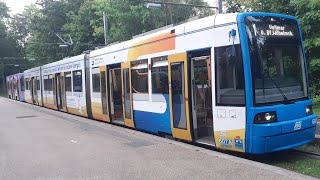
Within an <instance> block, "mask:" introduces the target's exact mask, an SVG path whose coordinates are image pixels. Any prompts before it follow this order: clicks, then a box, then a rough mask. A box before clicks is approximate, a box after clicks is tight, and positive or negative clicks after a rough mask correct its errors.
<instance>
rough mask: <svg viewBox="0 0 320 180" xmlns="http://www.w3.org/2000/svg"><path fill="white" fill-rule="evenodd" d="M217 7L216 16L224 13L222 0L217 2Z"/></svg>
mask: <svg viewBox="0 0 320 180" xmlns="http://www.w3.org/2000/svg"><path fill="white" fill-rule="evenodd" d="M216 6H217V7H218V9H217V10H216V14H221V13H222V0H216Z"/></svg>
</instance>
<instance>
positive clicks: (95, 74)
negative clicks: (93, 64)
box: [92, 68, 100, 92]
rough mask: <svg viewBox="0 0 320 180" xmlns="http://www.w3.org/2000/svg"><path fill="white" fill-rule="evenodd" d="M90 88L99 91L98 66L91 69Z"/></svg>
mask: <svg viewBox="0 0 320 180" xmlns="http://www.w3.org/2000/svg"><path fill="white" fill-rule="evenodd" d="M92 90H93V92H100V72H99V68H95V69H92Z"/></svg>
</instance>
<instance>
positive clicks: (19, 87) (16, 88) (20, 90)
mask: <svg viewBox="0 0 320 180" xmlns="http://www.w3.org/2000/svg"><path fill="white" fill-rule="evenodd" d="M6 83H7V92H8V98H9V99H14V100H17V101H21V102H24V101H25V100H24V77H23V73H18V74H14V75H11V76H7V77H6Z"/></svg>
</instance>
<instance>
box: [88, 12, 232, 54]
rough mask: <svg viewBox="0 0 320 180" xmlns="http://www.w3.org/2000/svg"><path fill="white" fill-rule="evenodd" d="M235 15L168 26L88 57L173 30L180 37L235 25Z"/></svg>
mask: <svg viewBox="0 0 320 180" xmlns="http://www.w3.org/2000/svg"><path fill="white" fill-rule="evenodd" d="M237 15H238V13H229V14H217V15H213V16H208V17H205V18H201V19H197V20H194V21H190V22H186V23H183V24H178V25H169V26H166V27H162V28H159V29H156V30H152V31H150V32H147V33H143V34H140V35H137V36H135V37H136V38H133V39H131V40H128V41H124V42H121V43H118V44H114V45H110V46H107V47H104V48H101V49H98V50H94V51H91V52H90V57H96V56H100V55H104V54H108V53H112V52H116V51H121V50H125V49H129V48H130V47H132V45H133V44H135V43H137V42H141V41H143V40H146V39H150V38H152V37H155V36H157V35H160V34H164V33H169V32H172V30H174V32H175V35H176V36H178V35H182V34H188V33H190V32H193V31H197V30H200V29H205V28H210V27H214V26H219V25H222V24H229V23H236V21H237Z"/></svg>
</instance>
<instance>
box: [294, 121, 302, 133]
mask: <svg viewBox="0 0 320 180" xmlns="http://www.w3.org/2000/svg"><path fill="white" fill-rule="evenodd" d="M301 126H302V121H298V122H296V123H295V124H294V128H293V130H295V131H296V130H299V129H301Z"/></svg>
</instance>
